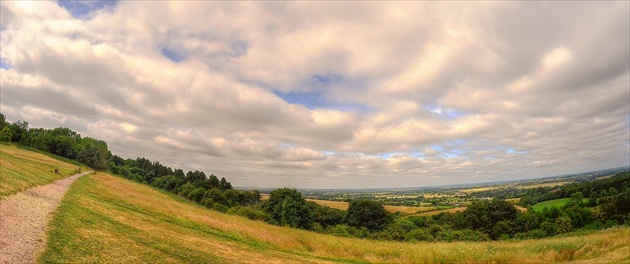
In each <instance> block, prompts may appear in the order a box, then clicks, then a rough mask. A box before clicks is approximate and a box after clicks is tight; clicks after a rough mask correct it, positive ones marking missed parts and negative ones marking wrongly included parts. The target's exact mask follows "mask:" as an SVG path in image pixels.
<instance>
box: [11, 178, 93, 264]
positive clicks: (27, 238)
mask: <svg viewBox="0 0 630 264" xmlns="http://www.w3.org/2000/svg"><path fill="white" fill-rule="evenodd" d="M89 173H91V172H90V171H88V172H84V173H80V174H76V175H73V176H70V177H67V178H63V179H60V180H57V181H55V182H53V183H50V184H46V185H42V186H37V187H34V188H31V189H28V190H26V191H23V192H21V193H18V194H14V195H11V196H7V197H3V198H2V199H1V200H0V263H34V262H35V261H36V258H37V254H38V253H39V251H40V250H41V249H42V246H43V245H44V242H45V241H44V240H45V231H46V224H47V223H48V221H49V220H50V215H51V214H52V212H54V211H55V209H56V208H57V207H58V206H59V204H60V203H61V198H63V195H64V194H65V193H66V192H67V191H68V189H69V188H70V185H72V183H73V182H74V181H75V180H76V179H78V178H79V177H81V176H84V175H86V174H89Z"/></svg>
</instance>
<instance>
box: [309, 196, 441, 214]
mask: <svg viewBox="0 0 630 264" xmlns="http://www.w3.org/2000/svg"><path fill="white" fill-rule="evenodd" d="M306 200H307V201H313V202H315V203H317V204H319V205H323V206H328V207H330V208H336V209H340V210H348V206H349V203H348V202H338V201H327V200H316V199H306ZM383 207H385V210H387V211H389V212H391V213H396V212H402V213H405V214H415V213H419V212H426V211H431V210H435V207H422V206H421V207H416V206H394V205H384V206H383Z"/></svg>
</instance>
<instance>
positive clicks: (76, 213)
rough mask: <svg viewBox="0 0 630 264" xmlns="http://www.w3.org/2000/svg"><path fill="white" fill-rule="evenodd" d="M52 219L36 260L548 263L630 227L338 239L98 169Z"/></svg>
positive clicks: (620, 236)
mask: <svg viewBox="0 0 630 264" xmlns="http://www.w3.org/2000/svg"><path fill="white" fill-rule="evenodd" d="M53 222H54V223H53V224H52V225H51V231H50V233H49V234H50V235H49V236H50V240H49V241H50V242H49V244H48V247H47V249H46V252H45V253H44V254H43V255H42V256H41V258H40V260H41V261H44V262H47V261H50V262H118V263H132V262H133V263H135V262H160V263H166V262H168V263H178V262H213V263H217V262H219V263H220V262H237V263H260V262H265V263H274V262H277V263H291V262H296V263H309V262H316V263H319V262H340V261H341V262H378V263H553V262H566V261H570V260H585V259H593V258H598V257H604V256H608V255H607V254H609V253H610V252H615V251H618V250H622V249H623V250H627V249H628V247H629V245H630V228H616V229H609V230H605V231H601V232H597V233H594V234H589V235H584V236H574V237H561V238H550V239H542V240H527V241H516V242H507V241H501V242H483V243H473V242H455V243H416V244H412V243H398V242H391V241H372V240H362V239H354V238H341V237H334V236H329V235H323V234H318V233H313V232H309V231H304V230H297V229H291V228H287V227H278V226H271V225H268V224H265V223H263V222H257V221H251V220H247V219H244V218H241V217H238V216H233V215H226V214H222V213H218V212H215V211H210V210H207V209H205V208H203V207H200V206H197V205H194V204H191V203H188V202H186V201H184V200H183V199H179V198H175V197H173V196H172V195H170V194H166V193H161V192H158V191H155V190H153V189H151V188H150V187H147V186H144V185H140V184H136V183H133V182H130V181H127V180H124V179H121V178H117V177H113V176H110V175H107V174H103V173H99V174H96V175H91V176H86V177H83V178H81V179H79V180H78V181H77V182H76V184H75V185H74V186H73V187H72V189H71V191H70V193H69V195H68V196H67V199H64V203H63V205H62V208H60V210H59V212H58V213H57V215H56V216H55V219H54V221H53ZM88 238H89V239H88ZM192 260H195V261H192Z"/></svg>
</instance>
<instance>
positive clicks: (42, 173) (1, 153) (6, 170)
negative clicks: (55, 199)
mask: <svg viewBox="0 0 630 264" xmlns="http://www.w3.org/2000/svg"><path fill="white" fill-rule="evenodd" d="M80 167H81V168H82V170H86V169H87V168H86V167H85V166H81V165H78V164H77V163H76V162H74V163H73V162H72V161H61V160H59V159H58V158H53V157H51V156H49V155H46V154H42V153H38V152H34V151H29V150H25V149H21V148H18V147H16V146H12V145H5V144H0V175H1V177H0V197H2V196H7V195H11V194H14V193H18V192H21V191H23V190H26V189H28V188H31V187H35V186H39V185H44V184H47V183H51V182H53V181H56V180H58V179H61V178H63V177H67V176H70V175H74V174H75V170H77V169H78V168H80ZM55 169H59V173H57V174H56V173H55Z"/></svg>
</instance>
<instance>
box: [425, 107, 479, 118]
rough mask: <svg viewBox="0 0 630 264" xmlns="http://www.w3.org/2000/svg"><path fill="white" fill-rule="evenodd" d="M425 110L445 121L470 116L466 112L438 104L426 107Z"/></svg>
mask: <svg viewBox="0 0 630 264" xmlns="http://www.w3.org/2000/svg"><path fill="white" fill-rule="evenodd" d="M424 109H425V110H427V111H429V112H431V113H433V114H435V115H438V116H440V117H441V118H445V119H457V118H460V117H463V116H465V115H467V114H468V113H466V112H464V111H459V110H456V109H451V108H447V107H444V106H441V105H437V104H429V105H427V106H425V107H424Z"/></svg>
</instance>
